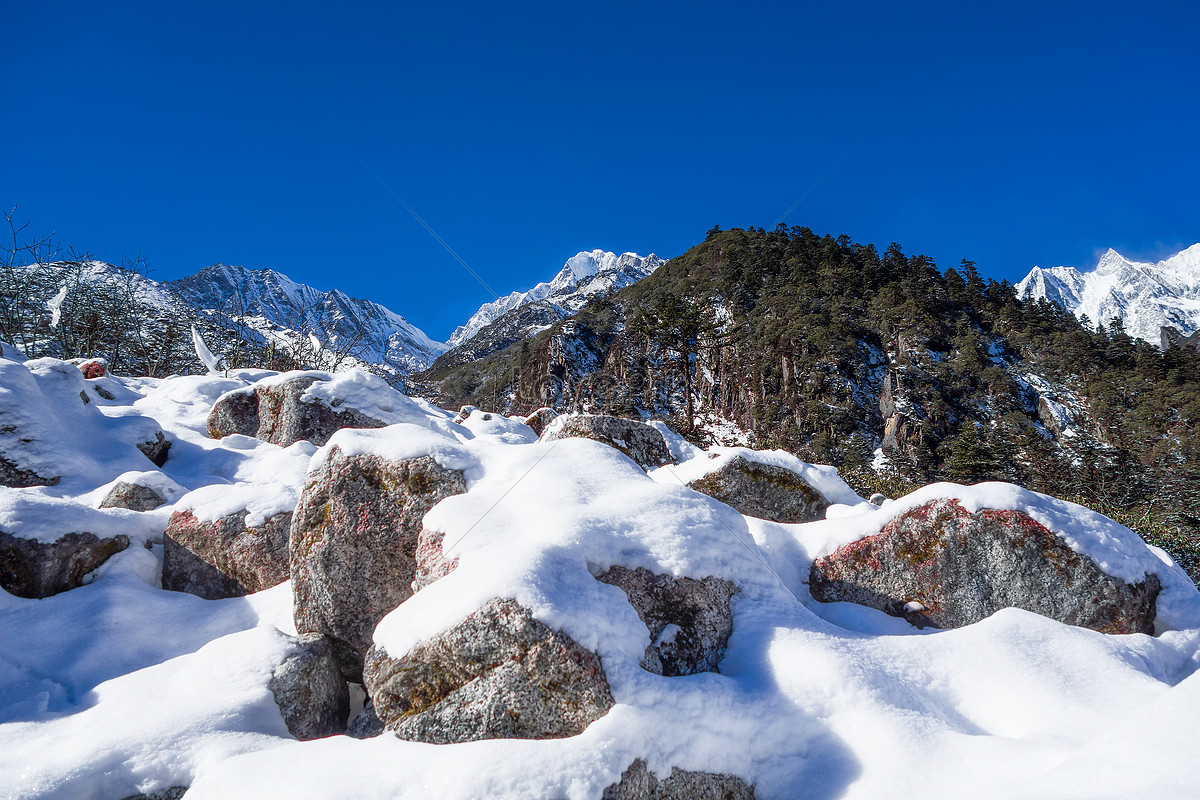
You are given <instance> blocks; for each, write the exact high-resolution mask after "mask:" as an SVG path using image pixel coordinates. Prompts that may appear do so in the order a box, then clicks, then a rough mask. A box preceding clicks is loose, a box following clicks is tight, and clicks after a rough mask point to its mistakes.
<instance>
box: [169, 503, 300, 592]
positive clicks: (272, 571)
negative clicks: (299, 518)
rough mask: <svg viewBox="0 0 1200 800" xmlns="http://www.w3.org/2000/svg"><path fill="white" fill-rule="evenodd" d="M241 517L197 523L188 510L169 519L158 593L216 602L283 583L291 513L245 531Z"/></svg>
mask: <svg viewBox="0 0 1200 800" xmlns="http://www.w3.org/2000/svg"><path fill="white" fill-rule="evenodd" d="M246 516H247V513H246V512H245V511H239V512H237V513H236V514H230V515H229V516H227V517H222V518H221V519H218V520H214V521H212V522H201V521H200V520H198V519H196V517H195V515H194V514H192V512H191V511H176V512H175V513H174V514H172V515H171V521H170V522H169V523H168V524H167V530H166V533H164V534H163V572H162V585H163V588H164V589H170V590H172V591H176V592H187V593H188V594H194V595H196V596H197V597H203V598H204V599H205V600H219V599H221V598H225V597H241V596H243V595H247V594H253V593H254V592H261V591H262V590H263V589H270V588H271V587H272V586H278V585H279V584H280V583H283V582H284V581H286V580H287V579H288V575H289V571H288V533H289V531H290V529H291V522H292V513H291V512H290V511H285V512H284V513H282V514H276V515H275V516H273V517H271V518H270V519H268V520H267V521H266V522H264V523H263V524H262V525H261V526H259V527H255V528H250V527H247V526H246Z"/></svg>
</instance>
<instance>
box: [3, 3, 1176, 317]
mask: <svg viewBox="0 0 1200 800" xmlns="http://www.w3.org/2000/svg"><path fill="white" fill-rule="evenodd" d="M833 5H834V4H827V3H826V4H820V5H816V4H802V3H789V4H782V3H781V4H765V3H764V4H758V3H751V4H739V5H738V6H737V7H734V6H732V5H730V6H725V5H720V4H715V3H707V2H693V3H687V4H684V3H644V4H641V3H639V4H625V3H608V4H604V5H582V4H578V5H577V4H502V3H488V4H478V5H477V4H473V3H455V4H439V5H438V6H436V7H435V6H431V5H406V4H391V3H388V4H384V3H378V4H370V3H367V4H361V3H359V4H339V5H337V6H335V5H334V4H310V3H303V2H301V3H278V4H226V3H221V2H206V3H202V4H201V3H160V2H154V3H149V2H147V3H113V4H101V3H84V2H79V3H58V2H53V1H52V0H51V1H48V2H32V1H30V0H27V1H26V2H14V3H10V4H7V6H6V8H5V12H4V16H5V20H6V21H5V25H4V29H5V30H4V31H3V33H0V59H2V66H3V73H2V74H3V83H4V90H3V92H2V93H0V98H3V102H4V106H5V111H6V113H5V124H4V125H3V127H2V128H0V145H2V146H0V203H3V204H6V205H9V206H11V205H12V204H14V203H19V204H20V207H19V208H18V213H17V216H18V218H19V219H20V220H22V221H24V220H28V221H30V223H31V226H30V230H39V231H50V230H54V231H56V233H57V236H58V238H59V240H60V241H62V242H64V243H70V244H73V245H74V246H75V247H77V248H79V249H86V250H89V251H91V252H92V253H94V254H95V255H97V256H98V257H100V258H104V259H106V260H109V261H116V260H119V259H120V258H121V257H122V254H134V253H137V252H139V251H140V252H141V253H142V254H144V255H145V256H146V257H147V258H148V260H149V263H150V266H151V268H152V270H153V272H152V277H155V278H157V279H160V280H165V279H169V278H174V277H180V276H182V275H186V274H190V273H192V272H194V271H196V270H197V269H199V268H201V267H203V266H205V265H208V264H211V263H214V262H217V261H221V262H224V263H232V264H245V265H247V266H251V267H270V268H272V269H276V270H279V271H281V272H284V273H286V274H288V275H290V276H291V277H293V278H295V279H297V280H300V281H303V282H306V283H309V284H311V285H314V286H316V287H318V288H322V289H328V288H334V287H336V288H340V289H342V290H344V291H346V292H348V293H349V294H352V295H355V296H360V297H370V298H371V299H374V300H377V301H379V302H382V303H383V304H384V305H387V306H388V307H389V308H391V309H392V310H394V311H396V312H398V313H400V314H403V315H405V316H406V317H408V319H409V320H410V321H412V322H414V323H415V324H417V325H418V326H420V327H422V328H423V329H424V330H425V331H426V332H427V333H428V334H430V335H431V336H432V337H434V338H438V339H445V338H446V337H447V336H448V335H449V333H450V331H451V330H452V329H453V328H454V326H455V325H456V324H458V323H460V322H462V321H463V320H464V319H465V318H466V317H467V316H468V315H469V314H470V313H471V312H472V311H473V310H474V309H475V308H476V307H477V306H478V305H479V304H480V303H482V302H484V301H486V300H490V299H492V298H491V295H490V294H489V293H488V291H487V289H485V288H484V287H483V286H481V285H480V284H479V283H477V282H476V281H475V279H474V278H472V277H471V276H470V275H469V274H468V272H467V271H466V270H464V269H463V267H462V266H460V265H459V263H458V262H457V261H455V259H454V258H453V257H452V256H451V255H450V254H449V253H447V252H446V251H445V250H444V249H443V248H442V246H441V245H440V244H438V242H437V241H436V240H435V239H434V238H433V237H432V236H430V234H429V233H428V232H427V231H426V230H425V229H424V228H423V227H422V226H421V225H420V224H418V223H417V222H416V220H414V219H413V218H412V217H411V216H410V215H409V213H408V212H407V211H406V210H405V209H404V207H403V206H402V205H401V204H400V203H399V202H397V200H396V199H395V197H393V195H392V193H391V192H389V191H388V189H385V188H384V186H382V185H381V184H380V182H378V181H377V180H376V178H375V177H373V175H372V172H374V173H375V174H377V175H378V176H379V177H380V178H381V179H382V180H383V182H384V183H386V184H387V186H388V187H390V189H391V191H392V192H394V193H395V195H397V196H398V197H400V198H402V199H403V200H404V201H405V202H406V203H408V204H409V205H410V206H411V207H412V208H413V209H414V210H415V211H416V212H417V213H418V214H420V215H421V216H422V217H423V218H424V220H425V221H426V222H427V223H428V224H429V226H430V227H432V229H433V230H435V231H437V233H438V234H439V235H440V236H441V237H442V238H443V239H444V240H445V241H446V242H447V243H448V244H449V245H450V246H451V247H452V248H453V249H454V250H455V251H456V252H457V253H458V254H459V255H460V256H461V257H462V258H463V259H464V260H465V261H466V262H467V263H468V264H469V265H470V266H471V267H472V268H473V269H474V270H475V271H476V272H477V273H479V275H480V276H482V278H483V280H484V281H485V282H486V283H487V284H488V285H489V286H490V287H492V289H494V290H495V291H497V292H499V293H501V294H505V293H507V292H508V291H511V290H513V289H524V288H528V287H529V286H530V285H532V284H533V283H536V282H537V281H539V280H544V279H548V278H549V277H550V276H551V275H553V273H554V272H555V271H556V270H557V268H558V267H559V266H561V264H562V262H563V261H565V260H566V258H568V257H569V256H571V255H573V254H574V253H575V252H577V251H579V250H584V249H592V248H597V247H599V248H604V249H608V250H616V251H624V250H634V251H637V252H639V253H642V254H645V253H647V252H650V251H654V252H657V253H658V254H660V255H663V256H674V255H678V254H679V253H681V252H683V251H684V250H686V249H687V248H688V247H690V246H692V245H693V244H696V243H697V242H699V241H700V240H702V239H703V237H704V233H705V231H706V230H708V229H709V228H710V227H712V226H713V225H714V224H719V225H720V226H721V227H732V226H751V225H754V226H762V227H768V228H769V227H772V226H773V225H774V224H775V222H776V221H777V220H778V219H779V218H780V217H781V216H782V215H783V214H784V213H785V212H786V211H787V210H788V209H789V208H790V207H792V206H793V204H794V203H796V201H797V200H800V202H799V203H797V204H796V205H795V207H794V209H793V210H792V211H791V212H790V213H789V214H788V215H787V217H786V219H785V221H786V222H787V223H788V224H789V225H807V226H809V227H810V228H812V229H813V230H814V231H816V232H818V233H832V234H834V235H838V234H843V233H844V234H846V235H849V236H850V237H851V238H853V239H854V240H856V241H861V242H874V243H876V244H877V245H879V246H880V248H881V249H882V248H883V247H886V245H887V244H888V243H889V242H892V241H898V242H900V243H901V244H902V245H903V246H904V249H905V252H908V253H910V254H914V253H918V252H920V253H926V254H928V255H929V256H931V257H932V258H934V259H935V260H936V261H937V263H938V264H939V266H941V267H943V268H944V267H948V266H953V265H956V264H957V263H958V262H959V260H960V259H962V258H971V259H973V260H975V261H976V262H977V263H978V264H979V267H980V270H981V271H982V272H983V273H984V274H985V275H988V276H991V277H995V278H997V279H1000V278H1007V279H1009V280H1012V281H1014V282H1015V281H1016V280H1018V279H1019V278H1020V277H1021V276H1023V275H1024V274H1025V272H1026V271H1027V270H1028V269H1029V268H1030V267H1031V266H1033V265H1034V264H1039V265H1041V266H1053V265H1057V264H1073V265H1083V266H1090V265H1092V264H1094V263H1095V258H1096V256H1097V255H1098V253H1099V252H1101V251H1103V250H1104V249H1105V248H1107V247H1109V246H1112V247H1116V248H1117V249H1118V250H1121V251H1122V252H1124V253H1126V254H1127V255H1133V256H1143V257H1161V256H1164V255H1167V254H1169V253H1171V252H1175V251H1176V250H1178V249H1181V248H1182V247H1183V246H1186V245H1189V244H1192V243H1194V242H1196V241H1200V147H1198V145H1197V142H1200V102H1198V101H1200V47H1197V46H1196V41H1195V37H1196V32H1197V31H1198V30H1200V11H1197V10H1196V9H1195V6H1194V5H1193V4H1190V3H1168V2H1162V3H1152V4H1146V5H1147V6H1148V7H1147V8H1137V9H1135V8H1134V7H1133V4H1118V3H1103V2H1099V3H1078V4H1063V3H1053V2H1039V3H1030V4H1022V3H1007V4H1004V5H990V4H989V5H987V6H986V7H985V5H984V4H964V3H894V2H890V3H878V4H875V3H842V4H837V7H836V8H834V7H832V6H833ZM801 198H803V199H801Z"/></svg>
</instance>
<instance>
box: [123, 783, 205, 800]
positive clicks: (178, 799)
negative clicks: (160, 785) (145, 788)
mask: <svg viewBox="0 0 1200 800" xmlns="http://www.w3.org/2000/svg"><path fill="white" fill-rule="evenodd" d="M188 788H189V787H187V786H172V787H170V788H169V789H163V790H162V791H161V792H150V793H148V794H147V793H145V792H143V793H142V794H131V795H129V796H128V797H124V798H122V799H121V800H183V796H184V795H185V794H186V793H187V790H188Z"/></svg>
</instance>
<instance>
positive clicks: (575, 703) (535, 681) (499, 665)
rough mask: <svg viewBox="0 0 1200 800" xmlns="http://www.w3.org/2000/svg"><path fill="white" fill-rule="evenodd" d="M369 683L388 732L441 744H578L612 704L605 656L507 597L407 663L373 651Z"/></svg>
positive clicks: (413, 654) (403, 658) (424, 646)
mask: <svg viewBox="0 0 1200 800" xmlns="http://www.w3.org/2000/svg"><path fill="white" fill-rule="evenodd" d="M363 677H364V680H365V684H366V687H367V691H368V692H369V693H370V695H371V700H372V702H373V704H374V710H375V713H376V714H377V715H378V716H379V719H380V720H382V721H383V724H384V726H385V727H386V729H387V730H390V731H394V732H395V733H396V735H398V736H400V737H401V738H403V739H410V740H413V741H420V742H431V743H435V744H446V743H451V742H469V741H475V740H478V739H496V738H507V739H551V738H559V737H564V736H575V735H576V734H579V733H582V732H583V730H584V728H586V727H587V726H588V725H589V724H590V723H592V722H594V721H595V720H597V719H599V718H600V717H602V716H604V715H605V714H606V713H608V710H609V709H610V708H611V707H612V705H613V698H612V695H611V693H610V692H609V688H608V679H607V677H606V676H605V674H604V667H603V666H602V665H601V663H600V659H599V657H598V656H596V654H595V653H592V652H590V651H588V650H586V649H584V648H583V647H581V646H580V645H579V644H578V643H576V642H575V641H574V640H573V639H571V638H570V637H569V636H567V635H566V634H564V633H563V632H561V631H556V630H552V629H550V628H549V627H547V626H546V625H545V624H543V623H542V622H539V621H538V620H536V619H534V617H533V614H531V613H530V612H529V610H528V609H526V608H522V607H521V606H520V605H518V604H517V603H516V602H515V601H513V600H508V599H497V600H493V601H491V602H490V603H488V604H486V605H485V606H484V607H483V608H481V609H479V610H478V611H476V612H475V613H474V614H471V615H470V616H468V617H467V618H466V619H464V620H463V621H462V622H460V623H459V624H457V625H455V626H453V627H452V628H450V629H449V630H446V631H443V632H442V633H440V634H438V635H437V636H435V637H433V638H432V639H429V640H427V641H425V642H422V643H421V644H419V645H417V646H416V647H415V648H413V650H412V651H411V652H409V653H407V654H406V655H404V656H401V657H399V658H391V657H389V656H388V655H387V653H385V652H383V651H381V650H380V649H379V648H378V647H374V648H372V649H371V651H370V652H369V653H368V654H367V659H366V665H365V667H364V670H363Z"/></svg>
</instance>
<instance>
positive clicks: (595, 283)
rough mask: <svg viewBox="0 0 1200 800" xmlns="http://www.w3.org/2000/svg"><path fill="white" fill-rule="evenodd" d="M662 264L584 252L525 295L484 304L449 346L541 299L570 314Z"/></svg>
mask: <svg viewBox="0 0 1200 800" xmlns="http://www.w3.org/2000/svg"><path fill="white" fill-rule="evenodd" d="M664 263H665V262H664V261H663V260H662V259H661V258H659V257H658V256H656V255H654V254H653V253H651V254H650V255H648V256H639V255H638V254H637V253H621V254H620V255H617V254H616V253H610V252H608V251H606V250H584V251H581V252H579V253H576V254H575V255H573V256H571V257H570V258H568V259H567V261H566V263H565V264H563V266H562V269H560V270H559V271H558V274H557V275H555V276H554V278H552V279H551V280H549V281H544V282H542V283H539V284H538V285H537V286H534V287H533V288H532V289H530V290H528V291H526V292H513V293H511V294H509V295H507V296H506V297H500V298H498V299H496V300H494V301H493V302H490V303H484V304H483V305H482V306H480V307H479V310H478V311H476V312H475V313H474V314H472V315H471V318H470V319H469V320H467V321H466V322H465V323H464V324H463V325H460V326H459V327H458V328H456V329H455V330H454V333H453V334H451V335H450V345H451V346H452V347H457V346H458V345H460V344H463V343H464V342H466V341H467V340H468V339H470V338H471V337H472V336H474V335H475V334H477V333H479V331H481V330H482V329H483V328H484V327H486V326H487V325H489V324H490V323H492V322H495V321H496V320H497V319H499V318H500V317H501V316H502V315H504V314H506V313H507V312H509V311H513V310H515V309H518V308H520V307H521V306H525V305H528V304H530V303H536V302H538V301H540V300H545V301H547V302H549V303H550V304H552V305H554V306H556V307H558V308H559V309H561V310H562V311H563V314H564V316H565V315H567V314H573V313H574V312H576V311H578V310H579V309H580V308H582V307H583V305H584V304H585V303H587V301H588V300H590V299H591V298H592V297H595V296H596V295H600V294H611V293H612V292H615V291H617V290H618V289H621V288H624V287H626V286H628V285H630V284H631V283H636V282H637V281H639V280H641V279H642V278H644V277H646V276H647V275H649V274H650V273H652V272H654V270H656V269H658V267H659V266H660V265H662V264H664Z"/></svg>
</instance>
